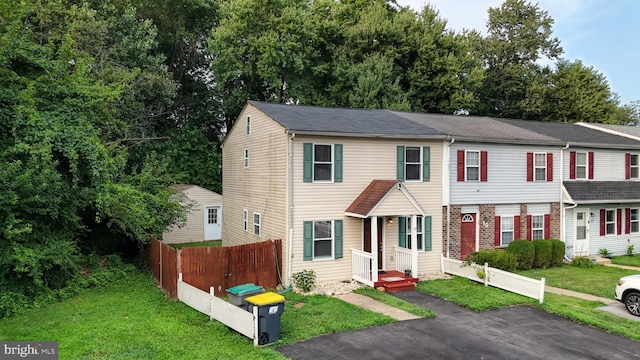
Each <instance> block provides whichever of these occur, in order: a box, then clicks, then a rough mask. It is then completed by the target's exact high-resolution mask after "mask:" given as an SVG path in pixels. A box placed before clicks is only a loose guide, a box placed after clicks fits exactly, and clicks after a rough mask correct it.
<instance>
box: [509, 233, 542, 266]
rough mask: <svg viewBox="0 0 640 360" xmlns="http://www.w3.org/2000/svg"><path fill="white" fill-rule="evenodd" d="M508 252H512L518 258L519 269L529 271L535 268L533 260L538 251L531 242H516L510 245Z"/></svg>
mask: <svg viewBox="0 0 640 360" xmlns="http://www.w3.org/2000/svg"><path fill="white" fill-rule="evenodd" d="M507 252H510V253H512V254H514V255H516V256H517V258H518V269H520V270H529V269H531V267H533V260H534V259H535V256H536V249H535V247H534V246H533V243H532V242H531V241H527V240H514V241H512V242H510V243H509V247H507Z"/></svg>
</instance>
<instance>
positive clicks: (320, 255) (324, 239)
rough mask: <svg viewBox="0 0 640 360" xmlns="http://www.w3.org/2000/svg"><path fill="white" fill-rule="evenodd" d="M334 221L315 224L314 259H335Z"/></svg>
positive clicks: (315, 222)
mask: <svg viewBox="0 0 640 360" xmlns="http://www.w3.org/2000/svg"><path fill="white" fill-rule="evenodd" d="M332 230H333V221H332V220H324V221H314V222H313V259H314V260H321V259H333V231H332Z"/></svg>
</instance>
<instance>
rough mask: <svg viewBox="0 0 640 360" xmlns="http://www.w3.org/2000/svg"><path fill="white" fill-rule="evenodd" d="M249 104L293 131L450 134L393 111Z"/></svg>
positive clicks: (252, 102)
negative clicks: (417, 122)
mask: <svg viewBox="0 0 640 360" xmlns="http://www.w3.org/2000/svg"><path fill="white" fill-rule="evenodd" d="M249 103H250V104H251V105H253V106H255V107H257V108H258V109H260V110H261V111H262V112H264V113H265V114H267V115H269V116H270V117H271V118H272V119H273V120H275V121H276V122H278V123H279V124H280V125H282V126H284V127H285V128H287V129H288V130H289V131H290V132H293V133H296V132H305V133H322V134H327V133H334V134H335V135H343V134H346V135H360V136H381V137H415V138H424V137H429V138H438V139H443V138H445V137H446V134H444V133H442V132H440V131H437V130H435V129H432V128H430V127H428V126H423V125H420V124H416V123H415V122H413V121H410V120H408V119H405V118H403V117H400V116H398V115H396V114H394V113H392V112H391V111H389V110H365V109H344V108H327V107H318V106H302V105H285V104H274V103H267V102H259V101H249Z"/></svg>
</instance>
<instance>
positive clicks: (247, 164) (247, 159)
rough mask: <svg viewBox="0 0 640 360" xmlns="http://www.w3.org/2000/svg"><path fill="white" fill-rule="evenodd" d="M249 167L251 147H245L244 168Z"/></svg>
mask: <svg viewBox="0 0 640 360" xmlns="http://www.w3.org/2000/svg"><path fill="white" fill-rule="evenodd" d="M248 167H249V149H244V168H245V169H246V168H248Z"/></svg>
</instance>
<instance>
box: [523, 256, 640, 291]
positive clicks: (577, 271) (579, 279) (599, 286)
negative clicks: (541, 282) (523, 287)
mask: <svg viewBox="0 0 640 360" xmlns="http://www.w3.org/2000/svg"><path fill="white" fill-rule="evenodd" d="M517 273H518V274H521V275H524V276H528V277H530V278H534V279H540V278H545V280H546V284H547V285H549V286H553V287H559V288H563V289H569V290H573V291H578V292H583V293H586V294H591V295H595V296H600V297H604V298H609V299H612V298H613V295H614V291H615V287H616V284H617V283H618V279H619V278H621V277H623V276H626V275H631V274H637V273H638V271H633V270H626V269H620V268H616V267H611V266H605V265H595V266H594V267H593V268H579V267H576V266H571V265H567V264H564V265H562V266H561V267H554V268H548V269H531V270H526V271H518V272H517Z"/></svg>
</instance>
